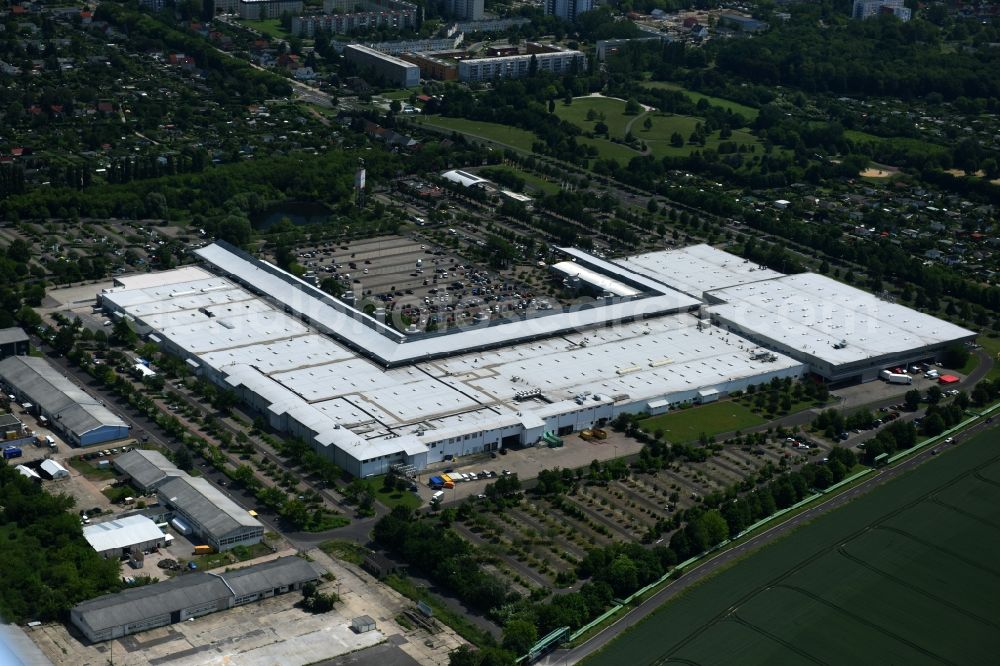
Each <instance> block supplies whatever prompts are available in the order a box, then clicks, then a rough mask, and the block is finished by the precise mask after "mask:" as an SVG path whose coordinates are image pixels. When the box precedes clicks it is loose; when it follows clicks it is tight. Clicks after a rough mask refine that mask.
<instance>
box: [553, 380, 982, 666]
mask: <svg viewBox="0 0 1000 666" xmlns="http://www.w3.org/2000/svg"><path fill="white" fill-rule="evenodd" d="M984 374H985V373H984ZM995 427H996V423H990V424H987V423H986V422H985V421H982V422H980V423H978V424H976V425H974V426H973V427H971V428H968V429H967V430H965V431H964V432H963V433H962V434H961V435H960V436H959V437H956V441H955V443H953V444H951V446H958V445H960V444H961V442H962V441H964V440H965V439H967V438H968V437H970V436H971V435H973V434H975V433H978V432H980V431H982V430H986V429H989V428H995ZM945 446H947V445H938V446H937V447H934V448H933V449H931V448H928V449H924V450H923V451H921V452H919V453H917V454H915V455H913V456H912V457H910V458H908V459H906V460H904V461H903V462H901V463H900V464H898V465H896V466H894V467H890V468H886V469H883V470H877V471H875V472H873V473H872V474H870V475H869V476H868V477H866V478H865V479H864V480H862V481H861V482H860V483H859V484H858V485H856V486H854V487H853V488H851V489H850V490H847V491H845V492H843V493H840V494H839V495H836V496H834V497H831V498H830V499H828V500H826V501H824V502H821V503H819V504H815V505H813V506H811V507H810V508H808V509H807V510H805V511H803V512H802V513H800V514H798V515H796V516H794V517H792V518H790V519H789V520H787V521H785V522H783V523H780V524H778V525H775V526H774V527H772V528H771V529H768V530H765V531H763V532H761V533H760V534H757V535H755V536H753V537H751V538H750V539H748V540H747V541H744V542H743V543H741V544H739V545H738V546H735V547H733V548H730V549H729V550H726V551H723V552H722V553H720V554H718V555H716V556H715V557H713V558H711V559H709V560H706V561H705V562H703V563H701V564H699V565H697V566H696V567H695V568H693V569H691V570H689V571H687V572H686V573H685V574H684V575H683V576H682V577H681V578H679V579H678V580H676V581H674V582H672V583H670V584H669V585H668V586H667V587H665V588H663V589H662V590H660V591H659V592H657V593H656V594H654V595H653V596H652V597H650V598H649V599H647V600H646V601H645V602H643V603H642V604H641V605H640V606H638V607H636V608H635V609H633V610H632V611H630V612H629V613H628V614H627V615H625V616H624V617H622V618H621V619H620V620H618V621H617V622H615V623H614V624H612V625H610V626H609V627H607V628H606V629H605V630H604V631H602V632H601V633H599V634H597V635H596V636H594V637H593V638H591V639H590V640H588V641H587V642H586V643H583V644H581V645H578V646H577V647H575V648H573V649H571V650H557V651H555V652H553V653H552V654H550V655H549V656H548V657H546V658H545V659H543V660H541V661H540V662H538V663H540V664H544V665H546V666H555V665H556V664H576V663H578V662H580V661H582V660H583V659H585V658H586V657H588V656H589V655H591V654H593V653H595V652H597V651H598V650H600V649H601V648H603V647H604V646H605V645H607V644H608V643H610V642H611V641H613V640H614V639H616V638H617V637H618V636H619V635H620V634H621V633H622V632H623V631H625V630H627V629H628V628H629V627H632V626H634V625H636V624H638V623H639V622H641V621H643V620H644V619H646V618H647V617H648V616H649V615H651V614H652V613H654V612H656V610H657V609H659V607H660V606H662V605H663V604H665V603H666V602H668V601H670V600H671V599H672V598H674V597H675V596H677V595H678V594H680V593H682V592H684V590H686V589H688V588H689V587H691V586H692V585H696V584H697V583H699V582H701V581H702V580H705V579H706V578H708V577H710V576H712V575H713V574H715V573H717V572H718V571H720V570H721V569H722V568H724V567H726V566H728V565H729V564H731V563H732V562H734V561H735V560H737V559H739V558H741V557H743V556H745V555H747V554H749V553H751V552H753V551H755V550H758V549H759V548H761V547H763V546H765V545H767V544H769V543H772V542H773V541H776V540H777V539H780V538H781V537H783V536H785V535H787V534H789V533H790V532H792V531H793V530H795V529H797V528H798V527H800V526H802V525H804V524H806V523H808V522H810V521H812V520H814V519H815V518H818V517H819V516H821V515H823V514H825V513H827V512H829V511H832V510H834V509H837V508H839V507H841V506H844V505H845V504H847V503H848V502H850V501H852V500H854V499H855V498H857V497H859V496H861V495H864V494H866V493H868V492H870V491H872V490H873V489H875V488H876V487H878V486H880V485H882V484H883V483H886V482H888V481H891V480H893V479H895V478H897V477H899V476H900V475H902V474H905V473H907V472H909V471H910V470H912V469H913V468H915V467H916V466H918V465H921V464H923V463H924V462H926V461H927V460H929V459H930V458H932V457H933V456H934V455H935V452H936V451H939V450H940V449H942V448H945Z"/></svg>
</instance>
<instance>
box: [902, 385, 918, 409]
mask: <svg viewBox="0 0 1000 666" xmlns="http://www.w3.org/2000/svg"><path fill="white" fill-rule="evenodd" d="M920 397H921V396H920V391H919V390H918V389H912V390H910V391H907V392H906V395H905V396H903V404H905V405H906V408H907V409H908V410H910V411H911V412H912V411H916V410H917V409H918V408H919V407H920Z"/></svg>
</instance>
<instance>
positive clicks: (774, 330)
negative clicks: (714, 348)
mask: <svg viewBox="0 0 1000 666" xmlns="http://www.w3.org/2000/svg"><path fill="white" fill-rule="evenodd" d="M709 296H710V300H712V301H715V300H720V301H723V303H721V304H718V305H712V306H710V307H709V309H708V310H709V312H710V313H712V314H713V315H716V316H718V317H719V318H721V319H723V320H726V321H730V322H733V323H734V324H735V325H737V326H739V327H740V328H742V329H743V330H746V331H752V332H753V333H754V334H755V335H758V336H761V337H766V338H768V339H770V340H774V341H776V342H778V343H780V344H781V345H782V346H783V347H784V348H785V349H793V350H800V351H801V352H803V353H804V354H808V355H810V356H813V357H816V358H819V359H821V360H823V361H825V362H827V363H829V364H831V365H833V366H836V365H842V364H846V363H852V362H856V361H862V360H865V359H871V358H877V357H880V356H885V355H889V354H896V353H901V352H907V351H911V350H919V349H922V348H925V347H931V346H934V345H940V344H942V343H947V342H951V341H960V340H965V339H969V338H972V337H974V336H975V335H976V334H975V333H974V332H973V331H969V330H966V329H964V328H961V327H959V326H955V325H954V324H951V323H948V322H946V321H944V320H941V319H938V318H936V317H932V316H930V315H927V314H923V313H922V312H918V311H916V310H913V309H911V308H908V307H905V306H903V305H898V304H895V303H889V302H887V301H883V300H881V299H879V298H876V297H875V296H873V295H871V294H869V293H867V292H865V291H862V290H860V289H855V288H854V287H851V286H849V285H845V284H842V283H840V282H837V281H836V280H833V279H831V278H828V277H825V276H822V275H817V274H814V273H801V274H799V275H788V276H785V277H781V278H778V279H774V280H766V281H762V282H754V283H751V284H744V285H740V286H736V287H730V288H728V289H720V290H718V291H713V292H711V293H710V294H709ZM841 342H846V345H844V346H843V347H842V348H840V349H837V348H835V347H834V345H837V346H840V343H841Z"/></svg>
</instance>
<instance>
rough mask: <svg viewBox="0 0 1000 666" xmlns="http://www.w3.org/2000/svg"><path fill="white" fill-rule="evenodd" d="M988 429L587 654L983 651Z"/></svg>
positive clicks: (829, 656) (991, 510) (791, 660)
mask: <svg viewBox="0 0 1000 666" xmlns="http://www.w3.org/2000/svg"><path fill="white" fill-rule="evenodd" d="M997 437H998V433H997V431H996V430H992V431H987V432H984V433H981V434H979V435H978V436H976V437H974V438H971V439H969V440H968V441H966V442H964V443H962V444H961V445H960V446H959V447H957V448H954V449H949V450H946V451H945V452H943V453H942V454H941V455H939V456H937V457H936V458H933V459H932V460H930V461H928V462H927V463H925V464H924V465H922V466H920V467H918V468H916V469H915V470H913V471H912V472H910V473H908V474H906V475H905V476H902V477H900V478H898V479H895V480H893V481H892V482H891V483H888V484H886V485H884V486H881V487H879V488H877V489H875V490H873V491H872V492H870V493H868V494H867V495H863V496H861V497H860V498H858V499H856V500H854V501H853V502H851V503H850V504H847V505H846V506H844V507H843V508H840V509H838V510H836V511H834V512H832V513H830V514H827V515H825V516H823V517H821V518H819V519H817V520H815V521H814V522H812V523H810V524H808V525H806V526H805V527H802V528H800V529H798V530H796V531H795V532H793V533H792V534H791V535H790V536H788V537H787V538H785V539H783V540H781V541H779V542H778V543H776V544H774V545H773V546H770V547H767V548H765V549H763V550H761V551H759V552H757V553H755V554H753V555H751V556H749V557H748V558H746V559H743V560H742V561H740V562H738V563H737V564H736V565H734V566H732V567H730V568H728V569H726V570H724V571H723V572H722V573H720V574H718V575H717V576H715V577H713V578H711V579H709V580H708V581H706V582H704V583H702V584H700V585H698V586H696V587H694V588H692V589H691V590H689V591H687V592H686V593H685V594H684V595H682V596H681V597H680V598H679V599H677V600H675V601H674V602H672V603H669V604H668V605H666V606H664V607H663V608H662V609H660V610H659V611H658V612H656V613H654V614H653V615H652V616H650V617H649V618H648V619H647V620H646V621H644V622H642V623H640V624H639V625H638V626H636V627H635V628H634V629H633V630H631V631H629V632H628V633H626V634H623V635H622V636H621V637H620V638H619V639H617V640H616V641H614V642H613V643H611V644H610V645H609V646H608V647H607V648H605V649H604V650H603V651H602V652H600V653H598V654H597V655H595V656H593V657H591V658H590V659H589V660H588V661H587V662H586V663H587V664H588V666H604V665H606V664H607V665H608V666H611V665H616V664H632V665H636V666H640V665H643V664H654V663H655V664H667V663H678V664H680V663H686V664H692V663H696V664H737V663H738V664H808V663H816V664H852V663H853V664H931V663H952V664H985V663H991V662H993V660H994V659H995V657H996V654H997V651H998V650H1000V620H998V618H997V614H996V600H997V599H998V598H1000V561H998V560H997V557H996V553H998V552H1000V519H998V516H997V510H996V507H997V506H998V505H1000V450H998V449H997V447H996V442H997Z"/></svg>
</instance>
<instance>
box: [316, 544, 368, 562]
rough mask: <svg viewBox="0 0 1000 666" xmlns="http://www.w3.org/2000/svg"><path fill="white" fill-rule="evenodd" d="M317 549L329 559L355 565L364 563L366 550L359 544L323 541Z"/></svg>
mask: <svg viewBox="0 0 1000 666" xmlns="http://www.w3.org/2000/svg"><path fill="white" fill-rule="evenodd" d="M319 549H320V550H322V551H323V552H324V553H326V554H327V555H329V556H330V557H336V558H338V559H341V560H344V561H345V562H350V563H351V564H357V565H360V564H361V563H362V562H364V561H365V553H366V552H367V549H366V548H365V547H364V546H362V545H360V544H356V543H354V542H353V541H339V540H331V541H324V542H323V543H321V544H320V545H319Z"/></svg>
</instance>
